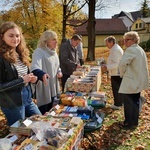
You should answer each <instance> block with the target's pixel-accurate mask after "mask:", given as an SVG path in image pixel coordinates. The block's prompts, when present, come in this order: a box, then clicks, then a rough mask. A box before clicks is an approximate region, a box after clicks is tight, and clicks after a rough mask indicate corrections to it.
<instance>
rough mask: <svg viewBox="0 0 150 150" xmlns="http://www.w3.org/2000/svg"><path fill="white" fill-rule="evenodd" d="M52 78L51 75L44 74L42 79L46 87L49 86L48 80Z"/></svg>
mask: <svg viewBox="0 0 150 150" xmlns="http://www.w3.org/2000/svg"><path fill="white" fill-rule="evenodd" d="M49 78H50V76H49V74H47V73H46V74H44V75H43V77H42V79H43V82H44V84H45V85H48V79H49Z"/></svg>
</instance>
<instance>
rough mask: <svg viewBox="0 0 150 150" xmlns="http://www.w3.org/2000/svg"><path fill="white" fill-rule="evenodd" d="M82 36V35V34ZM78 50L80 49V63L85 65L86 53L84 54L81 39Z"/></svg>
mask: <svg viewBox="0 0 150 150" xmlns="http://www.w3.org/2000/svg"><path fill="white" fill-rule="evenodd" d="M80 37H81V38H82V36H81V35H80ZM77 51H78V57H79V61H80V65H81V66H82V65H84V54H83V43H82V41H80V43H79V44H78V45H77Z"/></svg>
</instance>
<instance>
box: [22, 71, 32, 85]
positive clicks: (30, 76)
mask: <svg viewBox="0 0 150 150" xmlns="http://www.w3.org/2000/svg"><path fill="white" fill-rule="evenodd" d="M33 76H34V75H33V73H30V74H26V75H24V76H23V77H22V78H23V80H24V83H29V82H30V81H31V78H32V77H33Z"/></svg>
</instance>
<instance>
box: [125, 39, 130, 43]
mask: <svg viewBox="0 0 150 150" xmlns="http://www.w3.org/2000/svg"><path fill="white" fill-rule="evenodd" d="M129 40H132V39H124V41H125V42H128V41H129Z"/></svg>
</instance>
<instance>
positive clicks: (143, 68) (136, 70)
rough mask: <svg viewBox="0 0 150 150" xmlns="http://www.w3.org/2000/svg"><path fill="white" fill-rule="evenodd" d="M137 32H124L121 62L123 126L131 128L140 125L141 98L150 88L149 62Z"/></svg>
mask: <svg viewBox="0 0 150 150" xmlns="http://www.w3.org/2000/svg"><path fill="white" fill-rule="evenodd" d="M139 40H140V37H139V35H138V33H137V32H135V31H130V32H127V33H125V34H124V44H125V46H126V50H125V53H124V55H123V57H122V59H121V61H120V64H119V71H120V77H122V82H121V85H120V89H119V93H122V94H123V99H124V115H125V120H124V122H123V123H121V126H123V127H127V128H131V127H135V126H137V125H138V119H139V98H140V93H141V91H142V90H144V89H147V88H148V86H149V85H148V62H147V57H146V54H145V52H144V50H143V49H142V48H141V47H140V46H139V45H138V43H139Z"/></svg>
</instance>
